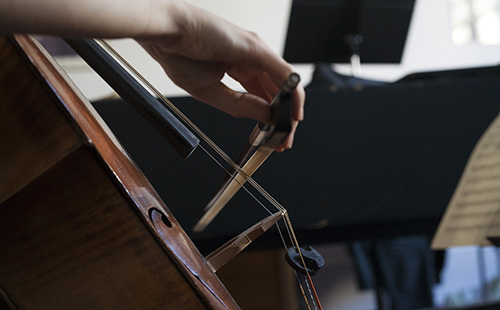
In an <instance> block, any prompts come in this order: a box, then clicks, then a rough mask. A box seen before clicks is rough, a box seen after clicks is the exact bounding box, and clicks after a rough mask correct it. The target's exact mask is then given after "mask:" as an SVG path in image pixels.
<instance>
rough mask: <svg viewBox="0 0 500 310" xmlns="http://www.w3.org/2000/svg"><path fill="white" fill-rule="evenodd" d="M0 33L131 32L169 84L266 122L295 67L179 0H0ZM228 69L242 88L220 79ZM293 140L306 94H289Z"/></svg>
mask: <svg viewBox="0 0 500 310" xmlns="http://www.w3.org/2000/svg"><path fill="white" fill-rule="evenodd" d="M0 32H3V33H38V34H50V35H58V36H66V37H99V38H124V37H127V38H134V39H135V40H136V41H138V42H139V44H141V45H142V46H143V47H144V49H145V50H146V51H147V52H148V53H149V54H150V55H151V56H152V57H153V58H154V59H156V60H157V61H158V62H159V63H160V64H161V66H162V67H163V69H164V70H165V72H166V74H167V75H168V76H169V77H170V79H172V81H173V82H174V83H176V84H177V85H178V86H180V87H182V88H183V89H185V90H186V91H187V92H188V93H190V94H191V95H192V96H193V97H194V98H196V99H198V100H200V101H202V102H205V103H207V104H209V105H211V106H214V107H216V108H218V109H220V110H222V111H224V112H226V113H228V114H230V115H232V116H234V117H248V118H252V119H255V120H258V121H262V122H268V121H270V118H271V117H270V109H269V105H268V102H270V101H271V99H272V97H273V96H274V94H275V93H276V92H277V91H278V89H279V87H280V86H281V84H282V83H283V81H284V80H285V79H286V77H287V76H288V75H289V74H290V73H291V72H292V71H293V70H292V67H291V65H290V64H288V63H287V62H286V61H285V60H283V59H282V58H281V57H280V56H278V55H277V54H275V53H274V52H273V51H272V50H271V49H270V48H269V47H268V46H267V45H266V44H265V43H264V42H263V40H262V39H260V38H259V36H258V35H257V34H255V33H252V32H249V31H247V30H244V29H242V28H240V27H238V26H236V25H233V24H231V23H229V22H227V21H226V20H223V19H221V18H219V17H217V16H215V15H213V14H211V13H209V12H206V11H204V10H202V9H200V8H197V7H194V6H192V5H189V4H186V3H184V2H182V1H179V0H85V1H82V0H44V1H38V0H0ZM226 73H227V74H228V75H229V76H231V77H232V78H234V79H235V80H237V81H238V82H239V83H240V84H241V85H242V86H243V87H244V88H245V89H246V90H247V93H241V92H238V91H234V90H232V89H230V88H228V87H227V86H225V85H224V84H223V83H221V79H222V77H223V76H224V74H226ZM293 99H294V104H293V111H292V118H293V131H292V133H291V134H290V135H289V137H288V138H287V139H286V140H285V142H284V143H283V144H282V145H281V146H279V147H278V148H277V149H276V151H278V152H281V151H283V150H284V149H288V148H291V147H292V144H293V136H294V133H295V129H296V127H297V124H298V122H299V121H301V120H302V119H303V117H304V101H305V93H304V89H303V87H302V86H301V85H299V87H297V90H296V91H295V93H294V98H293Z"/></svg>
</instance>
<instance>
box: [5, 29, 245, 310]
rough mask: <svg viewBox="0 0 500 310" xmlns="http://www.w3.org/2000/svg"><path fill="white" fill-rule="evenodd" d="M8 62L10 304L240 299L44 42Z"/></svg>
mask: <svg viewBox="0 0 500 310" xmlns="http://www.w3.org/2000/svg"><path fill="white" fill-rule="evenodd" d="M0 62H1V64H2V65H1V67H2V70H1V83H2V84H1V85H2V87H1V90H0V98H1V99H0V100H1V101H2V102H1V103H0V117H1V121H0V128H1V130H2V134H1V135H0V145H1V151H0V162H1V163H0V171H1V179H0V221H1V223H0V309H207V308H210V309H239V307H238V305H237V304H236V302H235V301H234V299H233V298H232V297H231V295H230V294H229V293H228V291H227V290H226V289H225V287H224V285H223V284H222V282H221V281H220V280H219V278H218V277H217V276H216V275H215V273H214V272H213V271H211V270H210V269H209V268H208V267H207V265H206V263H205V260H204V258H203V257H202V256H201V254H200V253H199V252H198V250H197V249H196V247H195V246H194V245H193V243H192V242H191V241H190V239H189V238H188V236H187V235H186V233H185V232H184V231H183V230H182V228H181V227H180V225H179V224H178V222H177V221H176V220H175V218H174V216H173V215H172V214H171V213H170V211H169V210H168V208H167V207H166V206H165V205H164V203H163V202H162V201H161V199H160V197H159V196H158V194H157V193H156V192H155V191H154V189H153V188H152V187H151V185H150V183H149V182H148V180H147V179H146V178H145V177H144V175H143V174H142V173H141V172H140V171H139V170H138V169H137V167H136V166H135V165H134V163H133V162H132V160H131V159H130V158H129V157H128V156H127V154H126V153H125V151H124V150H123V149H122V148H121V146H120V145H119V143H118V142H117V141H116V139H115V138H114V137H113V135H112V134H111V133H110V132H109V130H108V129H107V127H106V125H105V124H104V123H103V121H102V120H101V119H100V118H99V116H98V115H97V113H96V112H95V111H94V110H93V108H92V106H91V105H90V104H89V102H88V101H87V100H86V99H85V98H84V97H83V96H82V95H81V93H80V92H79V91H78V90H77V89H76V88H75V87H74V86H73V85H72V84H71V82H70V81H69V79H68V78H67V77H66V76H65V74H64V72H63V71H62V70H61V69H60V68H58V66H57V65H56V64H55V62H54V61H53V60H52V59H51V58H50V56H48V54H47V53H46V52H45V51H44V50H43V48H42V47H41V46H40V44H39V43H38V42H36V41H35V40H33V39H32V38H30V37H28V36H15V37H14V38H10V39H8V38H2V40H1V42H0Z"/></svg>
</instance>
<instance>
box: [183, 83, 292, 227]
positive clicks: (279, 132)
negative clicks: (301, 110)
mask: <svg viewBox="0 0 500 310" xmlns="http://www.w3.org/2000/svg"><path fill="white" fill-rule="evenodd" d="M299 82H300V76H299V75H298V74H297V73H292V74H290V75H289V76H288V78H287V79H286V80H285V82H284V83H283V85H282V86H281V88H280V89H279V91H278V93H277V94H276V95H275V96H274V98H273V100H272V101H271V103H270V105H271V117H272V122H271V123H268V124H265V123H261V122H259V123H258V124H257V125H256V126H255V128H254V130H253V132H252V134H251V135H250V137H249V139H248V142H247V144H246V146H245V148H244V149H243V151H242V152H241V154H240V156H239V157H238V159H237V160H236V167H235V168H233V170H232V172H229V175H228V177H226V179H225V180H224V181H223V182H222V185H221V186H220V187H219V189H218V191H217V192H216V194H215V195H214V197H213V198H212V199H211V200H210V202H209V203H208V204H207V205H206V206H205V208H204V209H203V211H202V216H201V217H200V219H199V220H198V222H197V223H196V224H195V226H194V227H193V231H194V232H201V231H203V230H204V229H205V228H206V227H207V226H208V225H209V224H210V223H211V222H212V221H213V219H214V218H215V217H216V216H217V214H219V212H220V211H221V210H222V209H223V208H224V207H225V206H226V204H227V203H228V202H229V200H231V198H232V197H233V196H234V195H235V194H236V193H237V192H238V190H239V189H240V188H241V187H242V186H243V184H245V182H246V181H247V180H248V178H249V177H251V176H252V175H253V173H254V172H255V171H256V170H257V169H258V168H259V167H260V166H261V165H262V164H263V163H264V161H265V160H266V159H267V158H268V157H269V156H270V155H271V154H272V153H273V151H274V150H275V149H276V148H277V147H278V146H279V145H281V144H282V143H283V141H284V140H285V138H286V137H287V136H288V135H289V134H290V131H291V130H292V121H291V111H292V94H293V91H294V90H295V88H296V87H297V85H298V84H299Z"/></svg>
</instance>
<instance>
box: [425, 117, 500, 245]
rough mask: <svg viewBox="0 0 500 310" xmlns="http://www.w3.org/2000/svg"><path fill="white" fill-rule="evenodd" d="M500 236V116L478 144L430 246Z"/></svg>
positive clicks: (472, 242) (478, 241)
mask: <svg viewBox="0 0 500 310" xmlns="http://www.w3.org/2000/svg"><path fill="white" fill-rule="evenodd" d="M487 237H500V116H497V117H496V118H495V120H494V121H493V122H492V123H491V125H490V126H489V127H488V129H487V130H486V131H485V133H484V134H483V136H482V137H481V138H480V139H479V142H478V143H477V145H476V146H475V148H474V150H473V152H472V154H471V156H470V158H469V161H468V163H467V165H466V167H465V170H464V172H463V174H462V177H461V179H460V181H459V183H458V186H457V188H456V189H455V192H454V194H453V196H452V198H451V200H450V203H449V205H448V207H447V209H446V212H445V214H444V216H443V218H442V219H441V223H440V224H439V228H438V230H437V232H436V234H435V236H434V240H433V241H432V245H431V247H432V248H433V249H444V248H448V247H453V246H466V245H491V243H490V242H489V241H488V239H487Z"/></svg>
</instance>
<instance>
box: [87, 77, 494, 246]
mask: <svg viewBox="0 0 500 310" xmlns="http://www.w3.org/2000/svg"><path fill="white" fill-rule="evenodd" d="M483 73H484V72H483ZM430 75H431V76H434V78H432V79H429V78H426V79H422V80H419V79H414V80H406V81H402V82H399V83H395V84H392V85H387V86H374V87H365V88H363V89H362V90H354V89H351V88H348V89H341V90H338V91H336V92H332V91H331V90H330V88H328V87H325V86H324V85H321V86H314V85H311V86H309V87H308V88H307V103H306V113H305V116H306V119H305V121H304V122H303V123H302V124H301V125H300V127H299V130H298V132H297V135H296V142H295V146H294V149H293V150H292V151H287V152H285V153H283V154H273V155H272V156H271V157H270V158H269V159H268V161H267V162H266V163H265V164H264V166H263V167H261V168H260V170H259V171H258V172H257V173H256V174H255V179H256V180H257V181H258V182H259V183H260V184H261V185H262V186H263V187H264V188H266V189H267V190H268V191H269V192H270V193H271V194H272V195H273V196H274V197H275V198H276V199H277V200H278V201H279V202H280V203H281V204H282V205H283V206H285V207H286V208H287V209H288V210H289V213H290V215H291V218H292V221H293V223H294V224H295V225H294V226H295V228H296V229H297V231H298V234H299V241H301V243H322V242H336V241H349V240H355V239H365V238H376V237H393V236H398V235H404V234H416V233H418V234H421V233H424V234H432V233H433V232H434V230H435V228H436V226H437V224H438V223H439V220H440V218H441V216H442V214H443V212H444V210H445V208H446V206H447V204H448V201H449V199H450V197H451V195H452V193H453V190H454V188H455V186H456V184H457V182H458V179H459V177H460V175H461V173H462V170H463V168H464V166H465V163H466V162H467V159H468V156H469V154H470V152H471V151H472V148H473V147H474V145H475V144H476V142H477V140H478V139H479V137H480V136H481V134H482V133H483V132H484V130H485V129H486V127H487V126H488V125H489V124H490V122H491V121H492V120H493V119H494V117H495V116H496V115H497V113H498V111H499V109H500V100H499V98H500V73H499V70H498V68H491V69H490V70H487V71H486V72H485V73H484V74H477V71H474V70H472V71H471V70H466V71H463V72H462V73H460V74H458V75H457V74H455V75H453V76H452V77H451V78H450V74H448V73H447V74H440V73H434V74H430ZM173 102H174V103H176V104H177V105H178V106H179V107H180V108H181V110H183V111H185V113H186V114H187V115H188V116H189V117H190V118H191V119H192V120H193V121H194V122H195V123H197V124H198V125H199V126H200V127H201V128H202V129H203V130H205V131H206V132H207V133H208V135H209V136H211V137H212V138H213V139H214V140H215V141H216V142H217V143H219V144H220V145H221V147H222V148H224V149H226V150H227V151H228V152H229V154H230V155H231V156H235V155H237V153H238V152H239V149H240V148H241V147H242V146H243V145H244V143H245V142H246V140H245V139H246V138H247V136H248V134H249V133H250V131H251V129H252V128H253V126H254V125H255V122H253V121H251V120H241V119H233V118H231V117H229V116H227V115H225V114H223V113H221V112H219V111H216V110H214V109H212V108H210V107H208V106H206V105H203V104H201V103H197V102H195V101H194V100H193V99H190V98H174V99H173ZM95 105H96V107H97V109H98V111H99V112H100V113H101V114H102V115H103V116H104V118H105V119H106V120H107V122H108V123H109V124H110V126H111V128H112V129H114V131H115V133H116V135H117V136H118V138H119V139H120V140H121V141H122V143H123V144H124V145H125V147H126V149H127V150H128V151H129V152H130V153H131V155H132V156H133V158H134V159H135V160H136V162H138V164H139V166H140V167H141V168H142V169H143V171H144V172H145V174H146V175H147V176H148V178H149V179H150V180H151V182H152V183H153V185H154V186H155V188H156V189H157V191H158V192H159V193H160V195H161V196H162V197H163V199H164V200H165V202H166V203H167V205H168V206H169V208H170V209H171V210H172V211H173V213H174V215H175V216H176V217H177V219H178V220H179V221H180V222H181V224H182V225H183V226H184V227H185V229H186V230H187V231H189V228H190V227H192V225H193V224H194V221H195V220H196V216H197V214H198V211H199V210H201V208H203V206H204V205H205V204H206V203H207V202H208V201H209V200H210V198H211V195H212V194H213V193H214V191H215V189H216V188H217V186H218V185H219V182H220V181H221V180H222V178H223V172H222V171H220V169H219V168H218V167H217V166H216V165H214V164H211V163H210V162H211V161H210V159H208V158H206V156H205V155H204V154H203V152H202V151H201V150H200V149H198V150H196V151H195V153H194V154H193V156H192V157H191V158H189V159H188V160H183V159H181V158H180V157H178V156H177V155H176V154H175V153H174V152H173V151H172V150H170V148H169V146H168V145H167V144H166V143H164V142H163V141H161V140H160V137H159V136H158V135H156V134H155V132H154V131H153V130H151V129H149V128H148V127H147V125H146V124H143V123H142V122H141V120H140V118H138V117H137V116H136V115H135V113H134V112H133V110H131V109H128V108H127V107H126V106H125V105H124V104H123V102H120V101H113V102H100V103H96V104H95ZM245 196H246V195H245V193H243V192H240V193H238V194H237V196H236V197H235V199H234V200H233V201H231V202H230V204H229V205H228V206H227V207H226V208H225V209H224V210H223V211H222V212H221V214H220V215H219V217H217V218H216V220H215V221H214V223H213V224H212V225H211V226H209V229H208V231H207V232H206V233H204V234H202V235H192V237H193V238H194V239H195V241H196V242H197V243H198V244H199V245H200V246H201V247H202V249H203V248H212V249H213V247H214V246H215V244H219V245H220V244H221V243H220V242H222V241H225V240H227V239H228V238H229V237H232V236H234V235H236V234H238V233H239V232H241V231H243V230H244V229H246V228H247V227H249V226H251V225H252V224H254V223H255V222H257V221H258V220H259V219H261V218H263V217H264V216H265V215H266V213H265V212H264V211H262V210H261V208H260V207H259V206H258V205H256V203H254V202H253V200H252V199H251V198H246V197H245ZM257 244H258V245H257V246H259V245H260V246H274V245H278V244H280V239H279V237H277V236H276V234H275V233H273V232H270V233H266V234H264V235H263V236H262V237H260V239H258V240H257Z"/></svg>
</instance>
